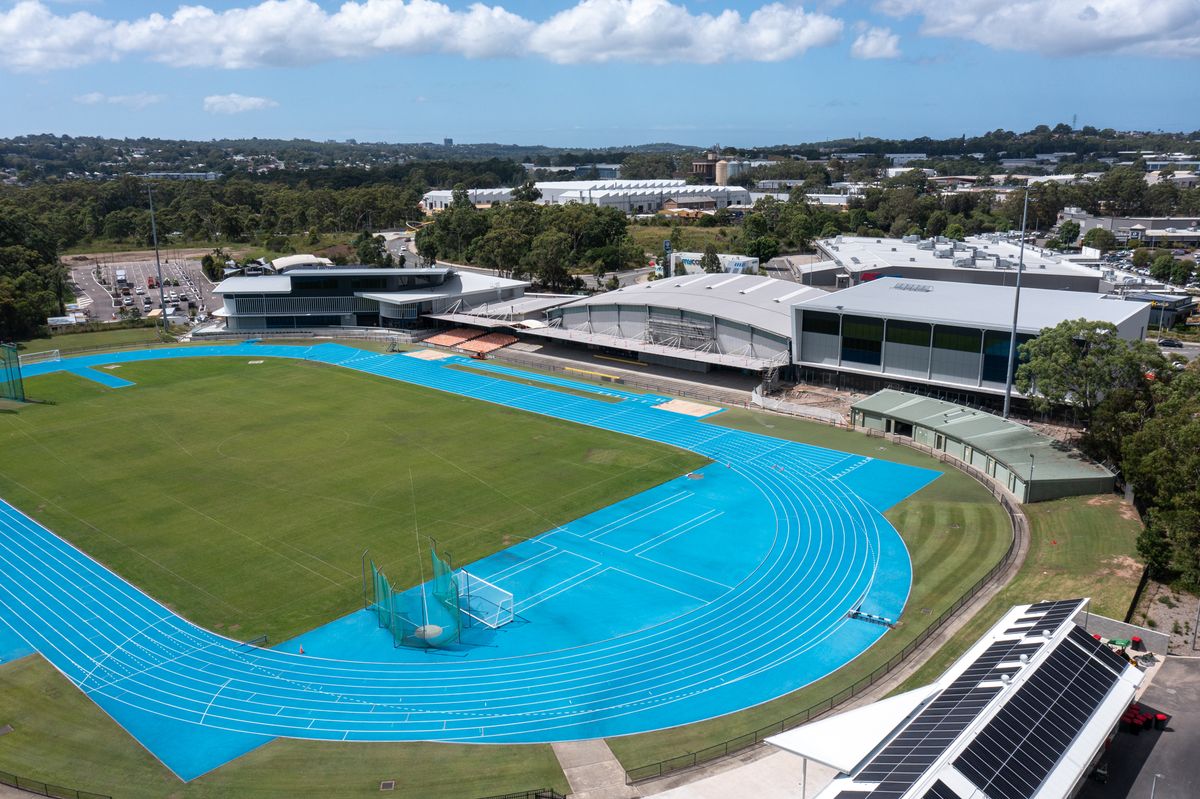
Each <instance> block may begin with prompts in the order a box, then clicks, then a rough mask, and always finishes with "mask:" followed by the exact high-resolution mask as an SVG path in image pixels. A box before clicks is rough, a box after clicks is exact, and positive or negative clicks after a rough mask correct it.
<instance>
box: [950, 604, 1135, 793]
mask: <svg viewBox="0 0 1200 799" xmlns="http://www.w3.org/2000/svg"><path fill="white" fill-rule="evenodd" d="M1126 665H1127V664H1126V662H1125V661H1123V660H1122V659H1121V658H1119V657H1118V656H1117V655H1115V654H1114V653H1113V652H1112V651H1111V650H1109V649H1108V647H1106V646H1104V645H1103V644H1101V643H1100V642H1099V641H1097V640H1095V639H1094V638H1092V637H1091V636H1089V635H1088V634H1087V633H1085V632H1084V631H1083V630H1082V629H1080V628H1079V627H1074V628H1072V629H1071V632H1070V633H1069V634H1068V635H1067V639H1066V640H1065V641H1064V642H1063V643H1062V644H1060V645H1059V646H1058V647H1057V648H1056V649H1055V650H1054V651H1053V652H1051V653H1050V655H1049V657H1047V658H1046V660H1045V661H1044V662H1043V663H1042V665H1041V666H1040V667H1039V668H1038V670H1037V671H1035V672H1034V673H1033V674H1032V675H1031V676H1030V677H1029V679H1027V680H1026V681H1025V682H1024V683H1022V684H1021V687H1020V688H1018V689H1017V692H1016V693H1015V694H1014V695H1013V696H1012V697H1011V698H1010V699H1009V700H1008V701H1007V702H1006V703H1005V704H1004V707H1002V708H1000V710H999V712H997V713H996V715H995V716H994V717H993V718H992V720H991V721H989V722H988V724H987V725H986V726H985V727H984V728H983V730H981V731H980V733H979V734H978V735H977V736H976V737H975V740H974V741H972V742H971V744H970V745H969V746H968V747H967V748H966V749H965V750H964V751H963V753H962V754H961V755H959V756H958V758H957V759H956V760H955V761H954V766H955V768H957V769H958V770H959V771H960V772H962V774H963V775H964V776H966V777H967V778H968V779H970V780H971V782H973V783H975V785H976V786H978V787H979V788H982V789H983V791H984V792H985V793H987V794H988V795H989V796H996V797H1005V799H1028V798H1029V797H1031V796H1033V794H1034V793H1036V792H1037V790H1038V788H1039V787H1040V786H1041V784H1042V782H1044V781H1045V779H1046V777H1047V776H1049V774H1050V771H1051V770H1052V769H1053V768H1054V767H1055V765H1056V764H1057V763H1058V761H1059V760H1060V759H1061V758H1062V756H1063V754H1064V753H1065V752H1066V751H1067V748H1068V747H1069V746H1070V745H1071V742H1072V741H1074V740H1075V736H1077V735H1078V734H1079V732H1080V730H1082V729H1083V727H1084V726H1085V725H1086V724H1087V722H1088V719H1090V718H1091V717H1092V714H1093V713H1095V712H1096V708H1097V707H1099V706H1100V703H1101V702H1103V701H1104V697H1105V696H1107V695H1108V692H1109V691H1110V690H1111V689H1112V687H1113V685H1115V684H1116V682H1117V680H1118V679H1119V677H1120V674H1121V671H1122V670H1124V668H1125V666H1126Z"/></svg>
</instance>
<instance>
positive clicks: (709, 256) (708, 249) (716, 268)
mask: <svg viewBox="0 0 1200 799" xmlns="http://www.w3.org/2000/svg"><path fill="white" fill-rule="evenodd" d="M700 267H701V268H702V269H703V270H704V271H705V272H709V273H716V272H724V271H725V270H724V269H722V268H721V256H720V255H718V254H717V245H715V244H713V243H712V242H711V241H710V242H709V243H708V244H705V245H704V255H702V256H700Z"/></svg>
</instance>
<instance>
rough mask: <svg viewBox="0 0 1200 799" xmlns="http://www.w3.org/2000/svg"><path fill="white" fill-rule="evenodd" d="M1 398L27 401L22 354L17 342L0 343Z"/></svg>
mask: <svg viewBox="0 0 1200 799" xmlns="http://www.w3.org/2000/svg"><path fill="white" fill-rule="evenodd" d="M0 399H6V400H12V401H14V402H24V401H25V381H24V380H22V379H21V356H20V355H18V354H17V345H16V344H0Z"/></svg>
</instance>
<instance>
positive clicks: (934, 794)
mask: <svg viewBox="0 0 1200 799" xmlns="http://www.w3.org/2000/svg"><path fill="white" fill-rule="evenodd" d="M923 799H962V797H960V796H959V795H958V794H956V793H955V792H954V791H952V790H950V788H949V787H947V786H946V783H944V782H942V781H941V780H938V781H937V782H935V783H934V784H933V787H932V788H930V789H929V790H928V791H926V792H925V796H924V797H923Z"/></svg>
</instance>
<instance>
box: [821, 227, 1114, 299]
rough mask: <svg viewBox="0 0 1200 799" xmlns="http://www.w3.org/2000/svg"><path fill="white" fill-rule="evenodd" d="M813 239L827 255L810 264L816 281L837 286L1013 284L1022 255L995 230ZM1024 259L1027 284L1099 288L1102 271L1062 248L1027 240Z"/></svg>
mask: <svg viewBox="0 0 1200 799" xmlns="http://www.w3.org/2000/svg"><path fill="white" fill-rule="evenodd" d="M814 244H815V245H816V248H817V250H818V252H820V253H821V254H822V256H823V257H824V258H825V259H826V260H825V261H823V262H821V263H818V264H814V265H813V267H812V269H811V272H810V274H811V278H812V281H813V283H814V285H818V286H830V287H837V288H845V287H847V286H853V285H856V284H858V283H863V282H865V281H869V280H873V279H875V278H877V277H880V276H884V275H886V276H889V277H909V278H919V279H923V280H944V281H956V282H960V283H979V284H988V285H994V286H1013V285H1016V282H1017V265H1018V263H1019V262H1020V260H1021V257H1022V256H1021V252H1020V241H1019V239H1016V238H1014V237H1009V236H1007V235H1003V234H995V233H993V234H985V235H983V236H971V237H969V238H967V239H966V240H965V241H952V240H950V239H944V238H934V239H921V238H920V237H919V236H905V237H904V238H903V239H887V238H874V237H871V236H837V237H835V238H831V239H821V240H818V241H816V242H814ZM1024 262H1025V269H1024V271H1023V272H1022V278H1021V284H1022V285H1023V286H1028V287H1031V288H1043V289H1064V290H1067V291H1090V292H1098V291H1100V288H1101V285H1100V281H1101V275H1100V273H1099V272H1098V271H1096V270H1095V269H1090V268H1088V267H1086V266H1081V265H1080V264H1075V263H1072V262H1070V261H1068V260H1066V259H1065V258H1063V257H1062V256H1061V255H1059V254H1058V253H1054V252H1051V251H1049V250H1041V249H1039V248H1037V247H1032V246H1029V245H1026V247H1025V254H1024Z"/></svg>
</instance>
